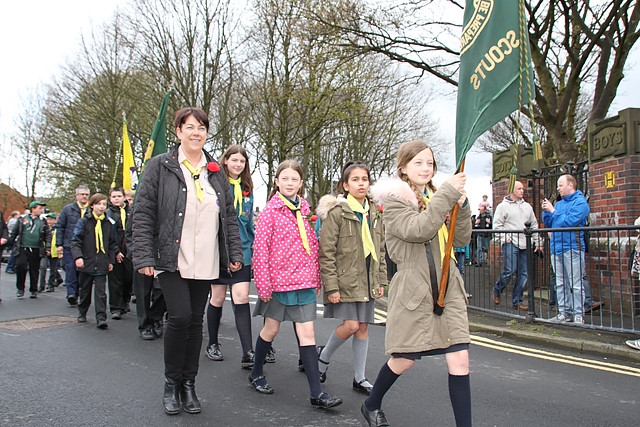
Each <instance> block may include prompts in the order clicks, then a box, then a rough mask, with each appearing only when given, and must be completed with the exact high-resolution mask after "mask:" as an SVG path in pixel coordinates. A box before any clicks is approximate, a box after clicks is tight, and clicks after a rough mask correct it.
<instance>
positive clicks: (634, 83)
mask: <svg viewBox="0 0 640 427" xmlns="http://www.w3.org/2000/svg"><path fill="white" fill-rule="evenodd" d="M125 4H126V0H103V1H86V0H32V1H30V2H4V4H3V6H2V22H1V24H0V40H2V43H0V57H2V58H3V61H2V63H3V65H2V67H0V140H1V141H2V144H3V156H2V158H0V178H1V179H2V182H4V183H9V184H11V185H13V186H15V187H17V188H18V189H19V190H22V189H23V187H24V179H23V177H22V173H21V172H20V170H19V168H16V167H15V159H11V157H10V156H8V153H10V152H11V143H10V141H9V140H7V139H6V137H3V135H5V136H6V135H7V134H8V133H10V132H11V131H12V130H13V123H14V120H15V117H16V115H17V114H18V113H19V112H20V109H21V100H20V97H21V96H25V95H26V94H27V93H28V91H29V90H30V89H32V88H34V87H36V86H37V85H39V84H42V83H46V82H48V81H49V80H50V78H51V76H52V75H55V74H56V72H57V70H58V67H59V66H61V65H63V64H64V63H65V59H67V58H72V57H73V56H74V54H75V52H77V49H78V46H79V41H80V35H81V34H82V33H83V32H85V33H87V32H88V31H89V29H90V28H91V26H92V25H94V26H97V25H99V24H100V23H102V22H103V21H104V20H106V19H108V18H109V17H110V16H111V14H112V13H113V11H114V10H115V9H116V8H117V7H118V6H123V5H125ZM639 52H640V49H639V48H638V47H637V46H636V48H635V49H634V52H632V55H631V58H630V60H629V62H628V71H627V73H626V75H627V77H626V78H625V79H624V80H623V83H622V85H621V87H620V90H619V91H618V97H617V98H616V101H615V103H614V106H613V108H612V109H611V110H610V115H615V114H616V113H617V112H618V110H622V109H624V108H628V107H634V106H635V107H640V84H639V83H640V79H639V78H638V76H640V71H638V70H639V69H640V53H639ZM632 69H633V71H631V70H632ZM447 90H449V91H450V89H447ZM455 105H456V100H455V95H454V94H451V95H449V96H445V95H441V96H439V98H438V99H437V102H436V103H435V104H430V105H428V106H427V108H428V109H429V110H430V112H431V113H432V115H433V117H434V118H435V119H437V120H438V121H439V125H440V126H439V129H440V137H441V138H442V139H443V140H444V141H445V142H447V143H449V144H451V146H452V147H453V143H454V138H455ZM437 160H438V162H439V163H440V164H442V165H443V166H444V164H446V163H448V165H449V169H450V170H452V169H453V163H454V159H453V153H452V154H451V156H450V158H449V159H447V160H445V159H437ZM490 168H491V156H490V155H489V154H487V153H473V152H471V153H470V154H469V155H468V157H467V162H466V172H467V174H468V175H469V180H468V185H467V192H468V193H469V197H470V201H471V206H472V208H474V210H475V207H476V206H477V205H478V203H479V201H480V199H481V197H482V194H490V193H491V185H490V175H491V170H490ZM439 175H440V176H438V177H437V179H436V181H438V182H442V181H444V180H445V179H446V177H447V175H446V174H439ZM258 199H263V198H262V197H258Z"/></svg>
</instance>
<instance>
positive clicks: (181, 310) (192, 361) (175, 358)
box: [136, 271, 211, 381]
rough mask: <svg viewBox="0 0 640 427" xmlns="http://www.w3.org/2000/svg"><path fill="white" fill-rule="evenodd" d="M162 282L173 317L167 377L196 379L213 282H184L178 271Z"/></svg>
mask: <svg viewBox="0 0 640 427" xmlns="http://www.w3.org/2000/svg"><path fill="white" fill-rule="evenodd" d="M158 281H159V282H160V287H161V288H162V293H163V294H164V300H165V302H166V304H167V313H168V315H169V318H168V322H167V325H166V328H165V332H164V374H165V376H166V377H167V378H168V379H170V380H173V381H180V380H195V378H196V375H197V374H198V367H199V364H200V350H201V347H202V324H203V319H204V307H205V304H206V303H207V298H208V297H209V290H210V289H211V280H192V279H183V278H182V277H181V276H180V272H177V271H176V272H174V273H170V272H165V273H161V274H159V275H158ZM136 298H137V297H136Z"/></svg>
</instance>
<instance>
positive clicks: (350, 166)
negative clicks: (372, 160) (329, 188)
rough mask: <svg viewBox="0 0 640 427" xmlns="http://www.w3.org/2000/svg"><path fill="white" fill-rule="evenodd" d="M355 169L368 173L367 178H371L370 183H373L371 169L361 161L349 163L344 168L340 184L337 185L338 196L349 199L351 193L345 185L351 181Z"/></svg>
mask: <svg viewBox="0 0 640 427" xmlns="http://www.w3.org/2000/svg"><path fill="white" fill-rule="evenodd" d="M355 169H363V170H364V171H366V172H367V177H368V178H369V181H371V171H369V167H368V166H367V165H365V164H364V163H362V162H359V161H349V162H347V163H345V164H344V166H343V167H342V175H340V180H339V181H338V184H336V190H337V192H338V194H342V195H343V196H345V197H347V195H348V194H349V192H348V191H347V190H345V189H344V184H345V183H347V182H348V181H349V176H351V172H353V171H354V170H355Z"/></svg>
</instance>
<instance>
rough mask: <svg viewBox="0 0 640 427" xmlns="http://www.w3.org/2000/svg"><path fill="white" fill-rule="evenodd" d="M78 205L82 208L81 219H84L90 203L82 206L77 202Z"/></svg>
mask: <svg viewBox="0 0 640 427" xmlns="http://www.w3.org/2000/svg"><path fill="white" fill-rule="evenodd" d="M76 204H77V205H78V207H79V208H80V218H84V214H85V212H87V207H88V206H89V203H87V204H86V205H84V206H82V205H81V204H80V203H78V202H76Z"/></svg>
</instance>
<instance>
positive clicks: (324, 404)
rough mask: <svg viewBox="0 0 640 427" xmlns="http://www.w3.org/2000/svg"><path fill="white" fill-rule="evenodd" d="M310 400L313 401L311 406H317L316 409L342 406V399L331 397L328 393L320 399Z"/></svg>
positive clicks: (319, 397)
mask: <svg viewBox="0 0 640 427" xmlns="http://www.w3.org/2000/svg"><path fill="white" fill-rule="evenodd" d="M309 400H310V401H311V406H315V407H316V408H333V407H334V406H338V405H341V404H342V399H340V398H339V397H333V396H329V395H328V394H327V393H322V394H321V395H320V396H318V397H311V398H309Z"/></svg>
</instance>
